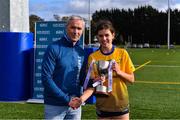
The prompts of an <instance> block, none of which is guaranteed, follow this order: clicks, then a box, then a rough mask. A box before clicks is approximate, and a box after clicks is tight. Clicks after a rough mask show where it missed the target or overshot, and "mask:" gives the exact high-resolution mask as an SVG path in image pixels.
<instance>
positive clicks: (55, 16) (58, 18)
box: [53, 14, 61, 21]
mask: <svg viewBox="0 0 180 120" xmlns="http://www.w3.org/2000/svg"><path fill="white" fill-rule="evenodd" d="M53 17H54V19H55V20H56V21H61V17H60V16H59V15H57V14H54V15H53Z"/></svg>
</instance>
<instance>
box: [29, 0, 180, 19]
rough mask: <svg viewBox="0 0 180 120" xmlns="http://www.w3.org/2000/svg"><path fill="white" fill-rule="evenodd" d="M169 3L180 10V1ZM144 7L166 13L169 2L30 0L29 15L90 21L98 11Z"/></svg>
mask: <svg viewBox="0 0 180 120" xmlns="http://www.w3.org/2000/svg"><path fill="white" fill-rule="evenodd" d="M89 3H90V4H89ZM169 3H170V4H169V5H170V7H171V8H172V9H175V8H177V9H179V10H180V0H169ZM144 5H151V6H152V7H153V8H156V9H158V10H159V11H166V10H167V9H168V0H29V11H30V13H29V14H30V15H31V14H35V15H38V16H39V17H41V18H43V19H44V20H46V21H52V20H54V18H53V15H55V14H56V15H59V16H60V17H63V16H69V15H80V16H82V17H84V18H87V19H88V18H89V16H90V15H92V13H94V12H95V11H96V10H97V11H98V10H100V9H111V8H119V9H122V8H123V9H128V8H130V9H134V8H137V7H138V6H144ZM89 8H90V9H89ZM89 11H90V12H89Z"/></svg>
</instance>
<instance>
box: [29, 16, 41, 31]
mask: <svg viewBox="0 0 180 120" xmlns="http://www.w3.org/2000/svg"><path fill="white" fill-rule="evenodd" d="M37 21H44V19H42V18H41V17H39V16H37V15H33V14H32V15H30V16H29V22H30V32H32V33H34V32H35V29H34V28H35V22H37Z"/></svg>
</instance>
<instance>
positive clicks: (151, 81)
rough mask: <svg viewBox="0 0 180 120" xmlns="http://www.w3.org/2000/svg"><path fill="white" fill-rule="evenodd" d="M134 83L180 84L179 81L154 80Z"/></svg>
mask: <svg viewBox="0 0 180 120" xmlns="http://www.w3.org/2000/svg"><path fill="white" fill-rule="evenodd" d="M135 83H148V84H170V85H180V82H154V81H135Z"/></svg>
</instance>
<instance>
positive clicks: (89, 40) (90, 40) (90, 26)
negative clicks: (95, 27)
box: [89, 0, 91, 45]
mask: <svg viewBox="0 0 180 120" xmlns="http://www.w3.org/2000/svg"><path fill="white" fill-rule="evenodd" d="M90 44H91V2H90V0H89V45H90Z"/></svg>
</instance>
